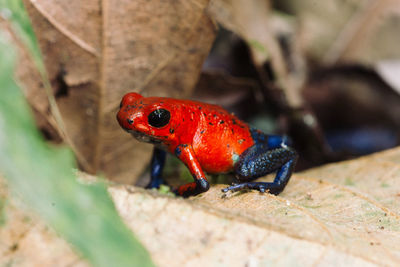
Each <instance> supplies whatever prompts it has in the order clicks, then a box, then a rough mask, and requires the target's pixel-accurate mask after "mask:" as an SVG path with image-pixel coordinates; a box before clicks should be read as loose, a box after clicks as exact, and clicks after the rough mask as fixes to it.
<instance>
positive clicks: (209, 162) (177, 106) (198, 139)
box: [117, 93, 254, 191]
mask: <svg viewBox="0 0 400 267" xmlns="http://www.w3.org/2000/svg"><path fill="white" fill-rule="evenodd" d="M159 108H163V109H166V110H168V111H169V112H170V114H171V118H170V121H169V123H168V124H167V125H166V126H163V127H161V128H156V127H153V126H151V125H149V123H148V115H149V114H150V113H151V112H153V111H154V110H155V109H159ZM117 119H118V121H119V123H120V125H121V127H122V128H124V129H126V130H132V131H135V132H139V133H141V134H144V135H146V136H148V137H150V138H151V139H153V141H157V142H159V144H157V146H159V147H161V148H163V149H165V150H167V151H169V152H170V153H172V154H174V155H175V151H176V148H177V147H178V146H180V148H181V151H182V152H181V153H180V155H177V156H178V158H179V159H180V160H181V161H182V162H183V163H185V165H186V166H187V167H188V168H189V170H190V172H191V173H192V174H193V176H194V178H196V179H200V178H205V176H204V173H203V171H205V172H208V173H227V172H231V171H232V170H233V166H234V164H235V163H236V161H237V160H238V159H239V156H240V155H241V154H242V153H243V152H244V151H245V150H246V149H247V148H249V147H251V146H253V145H254V141H253V139H252V137H251V134H250V129H249V126H248V125H247V124H246V123H244V122H242V121H241V120H239V119H238V118H237V117H235V116H234V115H232V114H229V113H228V112H227V111H226V110H224V109H223V108H221V107H219V106H217V105H211V104H206V103H202V102H197V101H190V100H179V99H173V98H164V97H142V96H141V95H139V94H137V93H129V94H127V95H125V96H124V98H123V99H122V101H121V109H120V110H119V112H118V114H117ZM129 119H131V120H133V121H134V122H133V123H132V124H129V123H128V120H129ZM138 139H139V140H140V138H138ZM142 141H143V140H142ZM182 145H183V146H182ZM188 186H189V187H190V186H195V185H194V184H193V185H191V184H188V185H184V186H182V188H179V189H178V191H179V190H184V187H188Z"/></svg>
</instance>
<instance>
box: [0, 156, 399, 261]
mask: <svg viewBox="0 0 400 267" xmlns="http://www.w3.org/2000/svg"><path fill="white" fill-rule="evenodd" d="M221 188H223V186H222V185H214V186H212V187H211V189H210V191H208V192H207V193H204V194H202V195H200V196H198V197H194V198H191V199H189V200H184V199H181V198H172V197H165V196H160V195H156V194H154V193H149V191H144V190H143V189H139V188H133V187H129V186H126V187H123V186H119V187H110V188H109V192H110V193H111V195H112V197H113V199H114V201H115V204H116V207H117V208H118V210H119V212H120V214H121V216H122V217H123V218H124V220H125V222H126V223H127V225H128V226H129V227H130V228H131V229H132V230H133V231H134V232H135V234H136V235H137V236H138V237H139V239H140V240H141V241H142V242H143V244H144V245H145V246H146V248H147V249H148V250H149V251H150V253H151V255H152V258H153V260H154V262H155V263H156V264H157V265H158V266H204V265H207V266H209V265H210V264H212V265H224V266H265V265H274V266H275V265H301V266H315V265H324V266H325V265H330V266H338V265H348V266H350V265H351V266H377V265H389V266H396V265H398V263H399V261H400V206H399V205H398V201H399V193H400V148H396V149H393V150H389V151H386V152H383V153H378V154H374V155H372V156H368V157H364V158H360V159H356V160H352V161H346V162H342V163H337V164H330V165H326V166H323V167H320V168H316V169H312V170H309V171H306V172H302V173H297V174H295V175H294V176H293V178H292V179H291V181H290V183H289V184H288V186H287V188H286V189H285V191H284V192H283V193H282V194H281V195H279V196H273V195H270V194H261V193H258V192H253V191H252V192H247V193H237V194H233V195H230V196H227V197H224V198H223V197H222V196H223V194H222V193H221V191H220V189H221ZM13 203H14V202H13V201H10V202H8V204H7V207H6V209H5V215H6V217H7V218H8V219H7V220H6V225H5V226H3V228H1V230H0V240H2V242H1V243H0V255H2V256H1V257H0V259H1V263H2V264H5V263H9V262H18V263H20V266H23V265H29V264H34V263H40V264H41V265H49V264H51V263H54V262H57V264H58V265H68V264H74V265H76V264H85V263H84V262H83V261H82V260H80V259H79V258H78V257H77V256H74V255H73V254H72V252H71V251H70V250H69V249H68V248H67V247H66V246H65V244H64V242H61V241H59V240H58V239H57V238H55V234H54V233H52V231H50V230H49V229H46V228H45V227H44V226H43V224H42V223H38V222H37V221H36V219H35V220H34V221H32V219H31V220H29V219H27V218H31V217H26V215H25V216H23V215H21V212H20V211H18V210H16V208H15V207H16V206H15V204H13ZM24 217H25V219H24ZM32 225H35V226H34V227H28V226H32ZM10 233H12V234H10ZM40 248H41V249H40ZM49 248H51V249H52V251H56V252H57V253H49V250H48V249H49ZM60 251H63V253H61V252H60ZM43 254H45V256H43ZM60 255H63V256H60ZM56 260H57V261H56Z"/></svg>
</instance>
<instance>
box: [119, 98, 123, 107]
mask: <svg viewBox="0 0 400 267" xmlns="http://www.w3.org/2000/svg"><path fill="white" fill-rule="evenodd" d="M119 108H122V100H121V103H119Z"/></svg>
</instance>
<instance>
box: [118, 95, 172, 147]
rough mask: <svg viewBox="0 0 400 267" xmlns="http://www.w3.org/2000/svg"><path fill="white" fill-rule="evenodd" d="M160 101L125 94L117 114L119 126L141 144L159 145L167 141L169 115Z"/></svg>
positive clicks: (166, 108)
mask: <svg viewBox="0 0 400 267" xmlns="http://www.w3.org/2000/svg"><path fill="white" fill-rule="evenodd" d="M160 99H161V98H155V97H149V98H145V97H143V96H141V95H140V94H138V93H128V94H126V95H125V96H124V97H123V98H122V101H121V104H120V109H119V111H118V114H117V120H118V122H119V125H121V127H122V128H123V129H124V130H125V131H127V132H128V133H130V134H132V135H133V136H134V137H135V138H136V139H138V140H139V141H142V142H148V143H161V142H162V141H163V140H166V139H168V137H169V135H170V134H171V133H170V130H169V129H170V128H169V127H168V125H169V124H170V120H171V113H170V111H169V108H168V107H167V106H166V105H163V102H162V101H160Z"/></svg>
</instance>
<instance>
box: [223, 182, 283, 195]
mask: <svg viewBox="0 0 400 267" xmlns="http://www.w3.org/2000/svg"><path fill="white" fill-rule="evenodd" d="M284 187H285V186H284V185H281V184H277V183H266V182H247V183H241V184H235V185H232V186H229V187H227V188H224V189H222V192H224V193H227V192H228V191H231V192H237V191H240V190H243V189H254V190H258V191H260V192H261V193H264V192H266V191H268V192H269V193H271V194H274V195H277V194H279V193H280V192H282V190H283V188H284Z"/></svg>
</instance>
